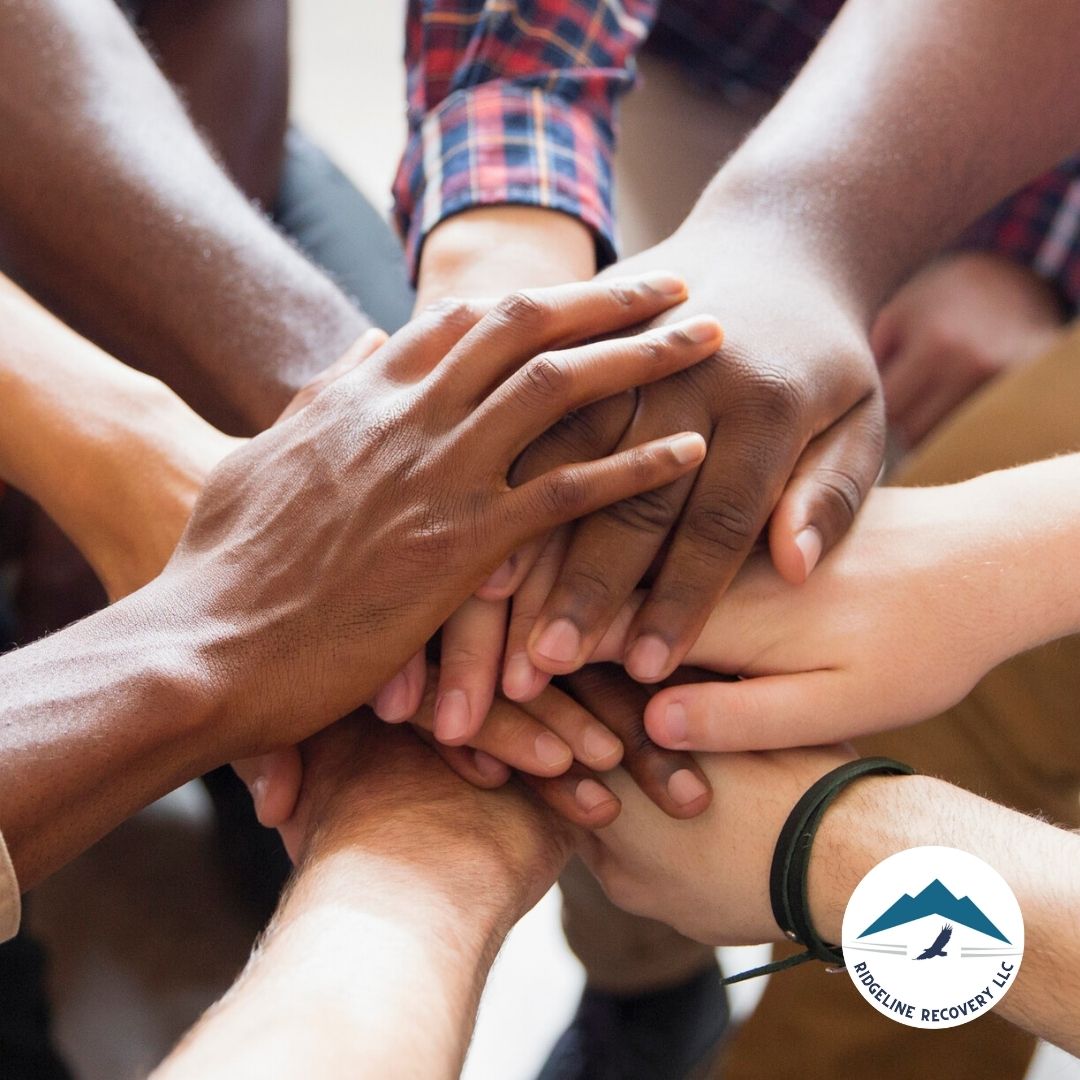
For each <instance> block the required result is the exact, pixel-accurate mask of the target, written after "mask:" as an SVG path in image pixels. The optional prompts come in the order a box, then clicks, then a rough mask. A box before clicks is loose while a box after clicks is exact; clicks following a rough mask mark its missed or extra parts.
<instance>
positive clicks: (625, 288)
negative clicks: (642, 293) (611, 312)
mask: <svg viewBox="0 0 1080 1080" xmlns="http://www.w3.org/2000/svg"><path fill="white" fill-rule="evenodd" d="M608 295H609V296H610V297H611V299H612V300H614V301H615V303H616V304H619V305H620V306H621V307H632V306H633V304H634V301H635V300H636V299H637V296H638V294H637V293H636V292H635V291H634V289H632V288H631V287H630V286H629V285H628V284H627V283H626V282H616V283H615V284H613V285H609V286H608Z"/></svg>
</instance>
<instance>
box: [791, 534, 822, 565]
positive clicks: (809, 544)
mask: <svg viewBox="0 0 1080 1080" xmlns="http://www.w3.org/2000/svg"><path fill="white" fill-rule="evenodd" d="M795 546H796V547H797V548H798V549H799V551H800V552H801V553H802V558H803V566H804V567H806V576H807V577H809V576H810V574H811V573H812V572H813V569H814V567H815V566H817V564H818V559H820V558H821V549H822V547H823V546H824V545H823V543H822V540H821V533H819V532H818V531H817V529H815V528H814V526H813V525H808V526H807V527H806V528H805V529H803V531H802V532H801V533H799V535H798V536H796V537H795Z"/></svg>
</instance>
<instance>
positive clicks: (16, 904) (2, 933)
mask: <svg viewBox="0 0 1080 1080" xmlns="http://www.w3.org/2000/svg"><path fill="white" fill-rule="evenodd" d="M21 917H22V905H21V903H20V900H19V883H18V881H17V880H16V879H15V867H14V866H12V865H11V857H10V856H9V855H8V849H7V846H6V845H5V844H4V838H3V836H0V943H3V942H5V941H9V940H10V939H11V938H13V937H14V936H15V935H16V934H17V933H18V932H19V920H20V918H21Z"/></svg>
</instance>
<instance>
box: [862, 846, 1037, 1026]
mask: <svg viewBox="0 0 1080 1080" xmlns="http://www.w3.org/2000/svg"><path fill="white" fill-rule="evenodd" d="M843 947H844V959H845V961H846V965H847V972H848V974H849V975H850V976H851V980H852V982H854V983H855V986H856V987H857V988H858V990H859V993H860V994H862V996H863V997H864V998H866V1000H867V1001H869V1002H870V1004H871V1005H873V1006H874V1008H875V1009H877V1011H878V1012H880V1013H884V1014H885V1015H886V1016H888V1017H889V1018H890V1019H892V1020H896V1021H897V1022H898V1023H901V1024H907V1025H908V1026H909V1027H918V1028H948V1027H956V1026H958V1025H959V1024H966V1023H969V1022H970V1021H972V1020H977V1019H978V1018H979V1017H980V1016H982V1015H983V1013H985V1012H987V1011H988V1010H990V1009H992V1008H993V1007H994V1006H995V1005H996V1004H997V1003H998V1002H999V1001H1000V1000H1001V999H1002V998H1003V997H1004V996H1005V995H1006V994H1007V993H1008V992H1009V989H1010V988H1011V987H1012V984H1013V983H1014V982H1015V981H1016V973H1017V972H1018V971H1019V970H1020V961H1021V959H1022V957H1023V954H1024V919H1023V916H1022V914H1021V912H1020V905H1019V904H1018V903H1017V902H1016V897H1015V896H1014V895H1013V891H1012V889H1010V888H1009V885H1008V882H1006V881H1005V879H1004V878H1003V877H1002V876H1001V875H1000V874H999V873H998V872H997V871H996V870H995V869H994V868H993V867H992V866H989V865H987V864H986V863H985V862H983V861H982V859H978V858H976V857H975V856H974V855H970V854H969V853H968V852H966V851H958V850H957V849H956V848H947V847H917V848H909V849H908V850H907V851H901V852H898V853H897V854H896V855H892V856H890V857H889V858H887V859H885V860H884V861H883V862H880V863H878V865H877V866H875V867H874V869H873V870H871V871H870V873H869V874H867V875H866V877H864V878H863V879H862V881H861V882H859V886H858V888H856V890H855V891H854V892H853V893H852V894H851V899H850V900H849V901H848V905H847V910H846V911H845V912H844V930H843Z"/></svg>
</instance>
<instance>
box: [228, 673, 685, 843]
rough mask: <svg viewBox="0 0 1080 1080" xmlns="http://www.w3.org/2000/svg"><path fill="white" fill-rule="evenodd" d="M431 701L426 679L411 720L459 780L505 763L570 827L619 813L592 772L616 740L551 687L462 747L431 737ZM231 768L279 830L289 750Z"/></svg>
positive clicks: (618, 748)
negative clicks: (417, 709)
mask: <svg viewBox="0 0 1080 1080" xmlns="http://www.w3.org/2000/svg"><path fill="white" fill-rule="evenodd" d="M435 700H436V695H435V691H434V680H432V681H430V682H429V689H428V692H427V694H426V696H425V698H424V701H423V702H422V703H421V706H420V709H419V711H418V712H417V714H416V716H415V717H414V718H413V720H412V724H413V726H414V728H415V730H416V732H417V733H418V734H419V735H420V737H421V738H422V739H423V740H424V741H425V742H427V743H428V744H429V745H430V746H431V747H432V748H433V749H434V750H435V751H436V753H438V755H439V756H440V757H441V758H442V759H443V760H444V761H445V762H446V763H447V765H449V766H450V767H451V768H452V769H453V770H454V772H456V773H457V774H458V775H459V776H460V777H462V778H463V779H464V780H467V781H468V782H469V783H471V784H473V785H475V786H476V787H479V788H497V787H502V785H503V784H505V783H506V782H507V781H508V780H509V779H510V776H511V770H512V769H513V770H518V772H519V774H520V776H521V777H522V779H523V780H524V781H525V782H526V783H527V784H529V785H530V786H531V787H533V789H534V791H536V793H537V794H538V795H539V796H540V798H541V799H542V800H543V801H544V802H546V803H547V804H548V805H549V806H551V807H552V809H554V810H556V811H558V812H559V813H560V814H561V815H562V816H563V817H564V818H566V820H567V821H570V822H571V823H573V824H575V825H581V826H583V827H585V828H597V827H599V826H600V825H606V824H608V822H610V821H612V820H613V819H614V818H615V816H616V815H617V814H618V812H619V801H618V799H616V798H615V796H614V795H612V794H611V792H610V791H609V790H608V789H607V788H605V787H604V785H603V783H602V782H601V780H600V779H599V778H598V777H597V776H596V775H595V774H594V773H593V771H592V770H596V771H598V772H606V771H608V770H610V769H613V768H615V766H616V765H618V764H619V762H620V761H621V760H622V756H623V745H622V743H621V742H620V741H619V740H618V738H616V736H615V735H613V734H612V733H611V731H609V730H608V728H606V727H605V726H604V725H603V724H602V723H601V722H600V721H599V720H597V719H596V717H594V716H593V715H592V714H591V713H589V712H588V711H587V710H586V709H584V708H583V707H582V706H581V705H579V704H578V703H577V702H575V701H574V700H573V699H572V698H570V697H568V696H567V695H566V694H564V693H562V692H561V691H559V690H557V689H555V687H549V688H548V689H547V690H546V691H545V692H544V693H543V694H541V695H540V696H539V697H538V698H537V699H536V700H535V701H533V702H531V703H530V704H528V705H525V706H521V705H515V704H514V703H513V702H510V701H506V700H504V699H501V698H500V699H496V700H495V701H494V702H493V703H492V706H491V710H490V712H489V714H488V716H487V719H486V720H485V722H484V726H483V727H482V728H481V729H480V731H479V732H477V733H476V735H474V736H473V738H472V739H471V740H470V742H469V744H468V746H444V745H443V744H442V743H440V742H438V741H437V740H436V739H435V738H434V735H433V733H434V731H435V727H436V708H435ZM656 753H658V754H665V755H667V756H670V757H681V755H672V754H668V752H667V751H659V750H657V751H656ZM575 759H576V762H575ZM236 771H237V773H239V775H240V777H241V779H242V780H243V781H244V783H246V784H247V786H248V789H249V790H250V791H251V794H252V799H253V801H254V804H255V814H256V817H257V818H258V819H259V821H260V822H261V823H262V824H263V825H265V826H266V827H267V828H281V827H282V826H283V825H284V824H285V823H286V822H287V821H288V819H289V818H291V817H292V815H293V813H294V811H295V808H296V800H297V798H298V796H299V793H300V786H301V779H302V767H301V763H300V757H299V755H298V754H297V753H296V750H295V748H292V747H291V748H290V749H289V750H288V751H278V752H276V753H273V754H264V755H262V756H261V757H257V758H249V759H247V760H246V761H242V762H238V763H237V764H236Z"/></svg>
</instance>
